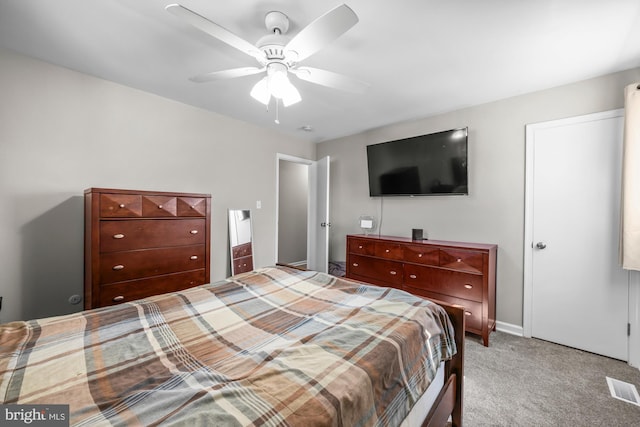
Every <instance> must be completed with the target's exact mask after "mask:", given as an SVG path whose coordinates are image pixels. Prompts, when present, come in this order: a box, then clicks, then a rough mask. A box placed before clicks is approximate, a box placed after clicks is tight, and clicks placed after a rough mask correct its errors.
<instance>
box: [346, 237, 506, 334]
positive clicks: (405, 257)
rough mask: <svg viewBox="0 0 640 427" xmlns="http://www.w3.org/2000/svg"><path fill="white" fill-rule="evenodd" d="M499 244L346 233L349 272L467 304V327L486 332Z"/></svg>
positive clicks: (491, 320)
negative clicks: (418, 239) (417, 239)
mask: <svg viewBox="0 0 640 427" xmlns="http://www.w3.org/2000/svg"><path fill="white" fill-rule="evenodd" d="M496 260H497V246H496V245H489V244H478V243H461V242H445V241H435V240H422V241H414V240H411V239H408V238H402V237H391V236H364V235H350V236H347V277H349V278H351V279H356V280H360V281H363V282H368V283H372V284H375V285H379V286H388V287H393V288H397V289H402V290H405V291H407V292H411V293H413V294H415V295H420V296H423V297H426V298H431V299H434V300H439V301H443V302H447V303H451V304H458V305H461V306H464V307H465V314H466V315H467V318H466V330H467V331H469V332H472V333H475V334H478V335H481V336H482V339H483V342H484V345H485V346H488V345H489V334H490V332H491V331H492V330H495V324H496V320H495V319H496V304H495V301H496Z"/></svg>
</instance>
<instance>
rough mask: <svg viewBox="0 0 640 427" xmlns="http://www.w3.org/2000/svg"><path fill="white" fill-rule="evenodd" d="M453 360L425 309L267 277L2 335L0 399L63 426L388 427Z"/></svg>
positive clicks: (360, 288)
mask: <svg viewBox="0 0 640 427" xmlns="http://www.w3.org/2000/svg"><path fill="white" fill-rule="evenodd" d="M454 353H455V343H454V341H453V327H452V325H451V324H450V323H449V319H448V317H447V315H446V313H445V311H444V310H443V309H442V308H441V307H439V306H437V305H435V304H432V303H429V302H427V301H424V300H422V299H419V298H416V297H413V296H411V295H409V294H407V293H404V292H401V291H397V290H392V289H387V288H378V287H370V286H365V285H360V284H357V283H355V282H351V281H347V280H343V279H338V278H336V277H333V276H329V275H326V274H321V273H316V272H302V271H297V270H290V269H286V268H265V269H260V270H257V271H255V272H252V273H245V274H241V275H238V276H235V277H233V278H230V279H227V280H225V281H221V282H217V283H213V284H209V285H204V286H200V287H197V288H192V289H189V290H186V291H183V292H179V293H171V294H164V295H159V296H156V297H151V298H147V299H144V300H139V301H136V302H132V303H127V304H121V305H117V306H113V307H107V308H101V309H96V310H89V311H85V312H81V313H76V314H72V315H67V316H60V317H52V318H47V319H40V320H32V321H27V322H13V323H8V324H4V325H0V397H1V398H2V401H3V403H5V404H9V403H18V404H36V403H38V404H68V405H70V421H71V424H72V425H121V426H125V425H126V426H132V425H144V426H150V425H157V424H162V425H189V426H193V425H202V426H240V425H268V426H287V425H290V426H305V427H308V426H372V425H384V426H393V425H397V424H399V423H400V422H401V421H402V420H403V419H404V417H405V416H406V414H407V413H408V411H409V410H410V408H411V407H412V405H413V404H414V402H415V401H416V400H417V399H418V397H419V396H420V395H421V393H422V392H423V391H424V390H425V389H426V387H427V386H428V384H429V383H430V381H431V379H432V378H433V376H434V375H435V371H436V368H437V366H438V365H439V363H440V361H441V360H446V359H449V358H450V357H451V356H452V355H453V354H454Z"/></svg>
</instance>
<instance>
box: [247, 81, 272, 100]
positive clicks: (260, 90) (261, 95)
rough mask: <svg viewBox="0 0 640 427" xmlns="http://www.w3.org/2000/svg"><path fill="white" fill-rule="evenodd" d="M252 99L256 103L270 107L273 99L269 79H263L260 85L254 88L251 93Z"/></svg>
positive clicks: (257, 84)
mask: <svg viewBox="0 0 640 427" xmlns="http://www.w3.org/2000/svg"><path fill="white" fill-rule="evenodd" d="M250 95H251V97H252V98H253V99H255V100H256V101H258V102H260V103H261V104H264V105H269V100H270V99H271V92H270V91H269V79H268V77H266V76H265V77H263V78H262V79H260V81H259V82H258V83H256V84H255V85H254V86H253V89H251V93H250Z"/></svg>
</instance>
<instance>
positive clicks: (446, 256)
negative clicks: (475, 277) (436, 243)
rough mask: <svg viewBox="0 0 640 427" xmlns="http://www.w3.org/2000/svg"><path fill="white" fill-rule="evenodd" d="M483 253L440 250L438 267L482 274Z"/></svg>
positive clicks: (448, 249)
mask: <svg viewBox="0 0 640 427" xmlns="http://www.w3.org/2000/svg"><path fill="white" fill-rule="evenodd" d="M483 265H484V253H483V252H477V251H467V250H462V249H450V248H441V249H440V266H441V267H446V268H451V269H454V270H460V271H470V272H473V273H482V272H483V271H482V266H483Z"/></svg>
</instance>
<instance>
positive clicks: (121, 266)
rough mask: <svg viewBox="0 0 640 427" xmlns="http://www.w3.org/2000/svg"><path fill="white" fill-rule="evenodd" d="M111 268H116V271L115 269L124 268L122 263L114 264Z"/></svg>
mask: <svg viewBox="0 0 640 427" xmlns="http://www.w3.org/2000/svg"><path fill="white" fill-rule="evenodd" d="M113 269H114V270H116V271H117V270H124V265H122V264H118V265H114V266H113Z"/></svg>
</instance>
